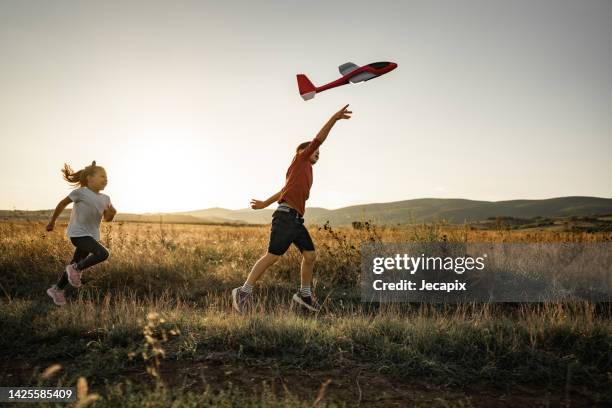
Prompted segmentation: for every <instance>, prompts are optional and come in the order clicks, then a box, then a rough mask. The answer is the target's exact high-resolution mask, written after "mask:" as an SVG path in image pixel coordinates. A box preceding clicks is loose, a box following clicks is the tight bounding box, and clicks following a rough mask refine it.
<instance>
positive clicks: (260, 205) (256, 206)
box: [251, 190, 283, 210]
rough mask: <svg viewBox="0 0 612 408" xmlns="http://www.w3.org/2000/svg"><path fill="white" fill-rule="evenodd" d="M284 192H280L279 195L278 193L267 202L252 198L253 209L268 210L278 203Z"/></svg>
mask: <svg viewBox="0 0 612 408" xmlns="http://www.w3.org/2000/svg"><path fill="white" fill-rule="evenodd" d="M282 192H283V190H281V191H279V192H278V193H276V194H274V195H273V196H271V197H270V198H268V199H267V200H266V201H259V200H256V199H254V198H252V199H251V208H252V209H254V210H261V209H262V208H266V207H267V206H269V205H270V204H272V203H275V202H277V201H278V199H279V198H280V196H281V193H282Z"/></svg>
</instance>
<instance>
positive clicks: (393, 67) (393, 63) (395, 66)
mask: <svg viewBox="0 0 612 408" xmlns="http://www.w3.org/2000/svg"><path fill="white" fill-rule="evenodd" d="M395 68H397V64H396V63H395V62H392V63H391V71H393V70H394V69H395Z"/></svg>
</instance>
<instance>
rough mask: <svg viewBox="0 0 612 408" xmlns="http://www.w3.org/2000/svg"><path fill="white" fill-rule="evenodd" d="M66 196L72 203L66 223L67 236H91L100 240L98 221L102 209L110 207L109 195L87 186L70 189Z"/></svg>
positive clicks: (100, 219)
mask: <svg viewBox="0 0 612 408" xmlns="http://www.w3.org/2000/svg"><path fill="white" fill-rule="evenodd" d="M68 197H69V198H70V199H71V200H72V202H73V203H74V204H73V206H72V212H71V213H70V223H69V224H68V231H67V233H68V237H70V238H74V237H93V238H95V239H96V240H97V241H99V240H100V223H101V222H102V215H103V213H104V210H106V209H107V208H109V207H110V205H111V201H110V197H109V196H107V195H106V194H102V193H95V192H93V191H91V190H90V189H88V188H87V187H81V188H77V189H76V190H72V192H71V193H70V194H68Z"/></svg>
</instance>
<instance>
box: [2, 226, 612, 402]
mask: <svg viewBox="0 0 612 408" xmlns="http://www.w3.org/2000/svg"><path fill="white" fill-rule="evenodd" d="M268 228H269V227H260V226H240V227H237V226H206V225H178V224H136V223H124V224H122V223H113V224H104V225H103V230H102V241H103V243H104V244H105V245H106V246H107V247H108V248H109V249H110V252H111V257H110V259H109V261H108V262H105V263H104V264H102V265H99V266H96V267H94V268H92V269H90V270H88V271H86V272H85V274H84V287H83V288H82V289H80V290H78V291H77V290H74V289H73V290H71V291H69V293H68V299H69V302H70V304H69V305H68V306H66V307H63V308H58V307H56V306H54V305H53V304H52V303H51V301H50V299H49V298H48V297H47V295H46V294H45V289H46V288H47V287H49V286H50V285H51V284H52V283H54V281H55V280H56V279H57V276H58V274H59V272H60V271H62V269H63V267H64V265H65V264H66V262H67V261H68V260H69V259H70V257H71V253H72V250H73V248H72V246H71V244H70V243H69V241H68V240H67V239H66V238H65V236H64V226H63V225H58V227H57V230H56V232H53V233H46V232H45V231H44V223H42V222H27V221H19V222H14V221H8V222H0V285H1V287H0V291H1V293H0V295H1V296H2V301H0V327H1V328H2V336H1V337H0V357H1V358H0V385H1V386H9V385H11V386H35V385H48V386H57V385H63V386H75V384H77V382H78V380H79V378H84V379H86V380H81V381H80V382H81V385H83V384H84V383H85V381H86V383H87V384H88V389H87V390H84V387H83V386H81V394H82V395H83V398H82V402H83V403H82V404H81V405H86V403H87V402H93V405H92V406H108V407H118V406H134V407H141V406H159V407H166V406H171V405H172V404H174V406H177V407H178V406H241V407H242V406H252V407H261V406H274V407H277V406H280V407H284V406H287V407H295V406H313V405H316V406H363V407H370V406H441V407H444V406H487V407H489V406H516V405H518V404H521V405H524V406H606V405H608V404H612V393H611V392H610V390H611V389H612V325H611V314H612V313H611V311H612V310H611V307H610V305H609V304H592V303H549V304H465V305H425V304H423V305H421V304H404V305H397V304H395V305H376V304H364V303H361V301H360V298H359V284H358V279H359V268H360V264H359V262H360V256H359V249H358V248H359V245H360V243H361V242H363V241H383V242H408V241H439V240H446V241H463V242H465V241H467V242H534V241H538V242H544V241H545V242H581V241H589V242H602V241H610V240H611V239H612V233H587V232H581V233H564V232H550V231H548V232H546V231H542V232H539V231H531V230H530V231H528V232H526V231H506V230H500V231H480V230H479V231H473V230H470V229H469V228H463V227H460V226H459V227H458V226H446V225H440V224H433V225H431V224H430V225H421V226H411V227H403V228H393V229H391V228H387V229H380V228H378V229H377V228H373V227H371V226H369V225H368V226H366V227H365V228H363V229H359V230H356V229H349V228H345V229H331V228H329V227H321V228H317V227H311V228H310V231H311V233H312V235H313V239H314V241H315V245H317V248H318V259H317V264H316V267H315V282H314V290H315V293H316V294H318V296H319V297H320V298H322V299H323V300H324V311H323V312H321V313H320V314H319V315H316V316H311V315H304V314H303V313H302V312H301V311H299V310H294V309H292V308H291V306H290V298H291V296H292V294H293V293H294V292H295V290H296V289H297V285H298V284H299V253H298V252H297V251H296V250H295V249H293V248H292V249H291V250H290V251H289V253H288V254H287V255H285V257H283V258H282V259H281V260H280V261H279V262H278V263H277V264H276V265H275V266H274V267H273V268H272V269H271V270H270V271H269V273H268V275H266V276H265V278H264V280H263V281H262V282H261V283H262V284H261V285H260V286H258V287H257V288H256V307H255V309H254V310H253V311H252V312H251V313H250V314H248V315H245V316H240V315H237V314H235V313H233V312H232V310H231V303H230V299H229V292H230V290H231V289H232V288H234V287H236V286H238V285H240V284H242V282H243V281H244V279H245V277H246V275H247V273H248V271H249V269H250V267H251V266H252V264H253V263H254V262H255V260H256V259H257V258H258V257H259V256H260V255H262V254H263V253H264V252H265V249H266V245H267V238H268V231H269V229H268ZM57 364H59V365H60V366H61V367H58V366H57ZM85 395H89V396H90V399H89V400H87V399H86V397H85ZM96 397H97V399H96Z"/></svg>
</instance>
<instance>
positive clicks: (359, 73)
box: [297, 62, 397, 101]
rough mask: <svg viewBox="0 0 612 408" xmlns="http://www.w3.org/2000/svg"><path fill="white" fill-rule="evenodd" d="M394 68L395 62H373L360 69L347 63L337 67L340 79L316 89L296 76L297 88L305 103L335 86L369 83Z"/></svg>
mask: <svg viewBox="0 0 612 408" xmlns="http://www.w3.org/2000/svg"><path fill="white" fill-rule="evenodd" d="M395 68H397V64H396V63H395V62H374V63H372V64H368V65H364V66H362V67H358V66H357V65H355V64H353V63H352V62H347V63H346V64H342V65H340V66H339V67H338V69H339V70H340V73H341V74H342V78H340V79H336V80H335V81H333V82H330V83H329V84H326V85H322V86H318V87H317V86H314V85H313V84H312V82H310V79H308V77H307V76H306V75H304V74H298V75H297V82H298V88H299V90H300V95H301V96H302V99H304V100H305V101H307V100H309V99H312V98H314V96H315V94H317V93H319V92H323V91H326V90H328V89H331V88H335V87H337V86H342V85H346V84H348V83H349V82H350V83H353V84H354V83H357V82H363V81H369V80H370V79H373V78H376V77H379V76H381V75H384V74H386V73H387V72H391V71H393V70H394V69H395Z"/></svg>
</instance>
